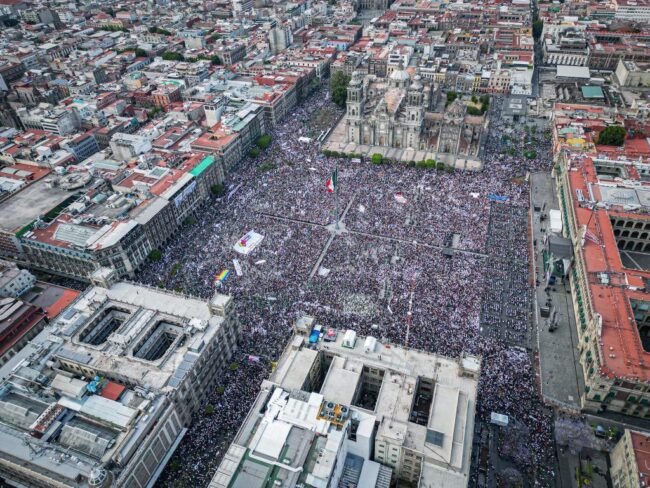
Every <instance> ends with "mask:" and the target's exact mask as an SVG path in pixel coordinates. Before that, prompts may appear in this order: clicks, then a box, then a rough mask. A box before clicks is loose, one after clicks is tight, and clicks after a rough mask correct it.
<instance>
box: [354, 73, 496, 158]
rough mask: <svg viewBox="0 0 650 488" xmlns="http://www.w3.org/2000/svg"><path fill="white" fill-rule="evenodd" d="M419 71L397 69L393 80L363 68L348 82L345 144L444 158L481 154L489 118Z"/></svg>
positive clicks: (476, 156) (477, 155)
mask: <svg viewBox="0 0 650 488" xmlns="http://www.w3.org/2000/svg"><path fill="white" fill-rule="evenodd" d="M442 95H443V94H442V93H441V92H440V91H439V90H436V89H434V86H433V85H432V84H431V83H430V82H428V81H426V82H423V81H422V80H421V78H420V76H418V75H416V76H414V77H413V78H411V76H410V75H409V74H408V73H407V72H406V71H405V70H397V71H394V72H393V73H392V74H391V75H390V77H389V78H388V79H385V78H378V77H376V76H374V75H368V76H366V77H363V75H361V74H360V73H358V72H355V73H354V74H353V76H352V80H351V81H350V84H349V86H348V99H347V113H346V118H345V143H348V144H349V143H353V144H356V145H359V146H381V147H388V148H396V149H400V150H407V149H411V150H414V151H417V152H422V151H424V152H426V153H427V154H432V155H434V156H437V157H439V156H438V155H440V156H442V157H444V156H445V155H446V156H448V157H447V158H445V159H450V158H453V159H455V158H460V159H462V158H465V159H467V158H472V159H480V155H479V151H480V147H481V144H480V141H481V137H482V135H483V129H484V126H485V125H486V124H485V117H483V116H472V115H468V114H467V104H466V103H465V102H464V101H462V100H455V101H453V102H452V103H450V104H445V103H444V102H445V100H446V98H443V96H442Z"/></svg>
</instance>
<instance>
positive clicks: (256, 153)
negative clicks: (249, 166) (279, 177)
mask: <svg viewBox="0 0 650 488" xmlns="http://www.w3.org/2000/svg"><path fill="white" fill-rule="evenodd" d="M260 152H261V151H260V148H259V147H251V148H250V149H249V150H248V154H249V155H250V157H252V158H256V157H257V156H259V155H260Z"/></svg>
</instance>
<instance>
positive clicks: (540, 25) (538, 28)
mask: <svg viewBox="0 0 650 488" xmlns="http://www.w3.org/2000/svg"><path fill="white" fill-rule="evenodd" d="M543 30H544V21H543V20H541V19H538V20H536V21H535V22H533V37H534V38H535V39H539V38H540V37H541V36H542V31H543Z"/></svg>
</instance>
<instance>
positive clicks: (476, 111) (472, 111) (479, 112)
mask: <svg viewBox="0 0 650 488" xmlns="http://www.w3.org/2000/svg"><path fill="white" fill-rule="evenodd" d="M467 113H468V114H469V115H483V111H482V110H481V109H480V108H476V107H472V106H471V105H469V106H468V107H467Z"/></svg>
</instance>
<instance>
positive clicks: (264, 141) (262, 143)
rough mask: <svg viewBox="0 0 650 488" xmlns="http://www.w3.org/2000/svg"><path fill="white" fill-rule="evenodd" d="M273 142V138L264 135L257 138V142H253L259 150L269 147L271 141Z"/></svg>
mask: <svg viewBox="0 0 650 488" xmlns="http://www.w3.org/2000/svg"><path fill="white" fill-rule="evenodd" d="M272 140H273V137H271V136H270V135H269V134H264V135H263V136H261V137H259V138H258V139H257V141H255V144H256V145H257V147H259V148H260V149H266V148H267V147H269V146H270V145H271V141H272Z"/></svg>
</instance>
